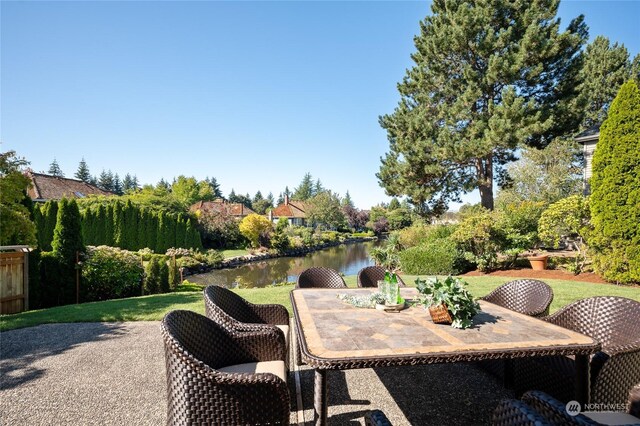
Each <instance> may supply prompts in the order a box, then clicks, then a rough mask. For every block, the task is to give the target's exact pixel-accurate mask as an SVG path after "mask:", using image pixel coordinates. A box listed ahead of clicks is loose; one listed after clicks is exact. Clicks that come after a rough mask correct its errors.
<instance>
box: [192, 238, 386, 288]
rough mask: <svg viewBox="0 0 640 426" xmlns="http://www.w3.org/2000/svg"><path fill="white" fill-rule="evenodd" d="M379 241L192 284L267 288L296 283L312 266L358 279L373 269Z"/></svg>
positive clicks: (199, 278)
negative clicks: (361, 272) (373, 254)
mask: <svg viewBox="0 0 640 426" xmlns="http://www.w3.org/2000/svg"><path fill="white" fill-rule="evenodd" d="M376 244H378V242H377V241H366V242H362V243H353V244H343V245H340V246H336V247H330V248H327V249H324V250H318V251H315V252H312V253H309V254H307V255H306V256H303V257H279V258H277V259H268V260H265V261H261V262H252V263H247V264H245V265H242V266H239V267H237V268H229V269H215V270H213V271H211V272H207V273H206V274H196V275H191V276H190V277H188V280H189V281H190V282H194V283H198V284H203V285H210V284H216V285H219V286H223V287H227V288H235V287H239V288H251V287H266V286H270V285H273V284H279V283H284V282H295V281H296V280H297V279H298V275H300V273H301V272H302V271H304V270H305V269H307V268H311V267H312V266H324V267H325V268H332V269H335V270H336V271H338V272H341V273H343V274H344V275H356V274H357V273H358V271H359V270H360V269H362V268H364V267H365V266H370V265H373V264H374V262H373V260H372V259H371V258H370V257H369V250H371V248H372V247H375V246H376Z"/></svg>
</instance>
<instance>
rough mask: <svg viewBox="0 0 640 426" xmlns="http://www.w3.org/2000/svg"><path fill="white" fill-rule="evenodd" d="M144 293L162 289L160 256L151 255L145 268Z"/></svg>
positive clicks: (154, 292)
mask: <svg viewBox="0 0 640 426" xmlns="http://www.w3.org/2000/svg"><path fill="white" fill-rule="evenodd" d="M144 274H145V277H144V293H145V294H156V293H158V292H159V291H160V282H161V278H160V260H159V258H158V256H151V259H150V260H149V262H148V263H147V265H146V266H145V269H144Z"/></svg>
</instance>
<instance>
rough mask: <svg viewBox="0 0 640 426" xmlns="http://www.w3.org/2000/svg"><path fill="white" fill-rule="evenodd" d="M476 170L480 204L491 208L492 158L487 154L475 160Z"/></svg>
mask: <svg viewBox="0 0 640 426" xmlns="http://www.w3.org/2000/svg"><path fill="white" fill-rule="evenodd" d="M476 169H477V170H478V189H479V190H480V204H481V205H482V207H484V208H485V209H488V210H493V158H492V156H491V155H488V156H487V157H484V158H479V159H478V160H477V162H476Z"/></svg>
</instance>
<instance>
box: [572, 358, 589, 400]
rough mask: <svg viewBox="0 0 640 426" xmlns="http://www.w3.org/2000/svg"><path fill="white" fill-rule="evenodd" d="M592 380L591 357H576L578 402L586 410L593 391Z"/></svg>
mask: <svg viewBox="0 0 640 426" xmlns="http://www.w3.org/2000/svg"><path fill="white" fill-rule="evenodd" d="M590 382H591V379H590V377H589V355H576V390H575V392H576V401H578V402H579V403H580V406H581V407H582V408H583V409H584V406H585V404H588V403H589V399H590V395H589V393H590V391H591V383H590Z"/></svg>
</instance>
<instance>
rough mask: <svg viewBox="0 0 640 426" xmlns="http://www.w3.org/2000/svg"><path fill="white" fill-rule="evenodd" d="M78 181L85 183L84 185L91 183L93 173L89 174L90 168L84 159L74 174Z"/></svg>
mask: <svg viewBox="0 0 640 426" xmlns="http://www.w3.org/2000/svg"><path fill="white" fill-rule="evenodd" d="M74 176H75V178H76V179H79V180H81V181H83V182H84V183H91V173H90V172H89V166H87V162H86V161H84V157H83V158H82V160H80V164H78V170H77V171H76V173H75V174H74Z"/></svg>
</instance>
